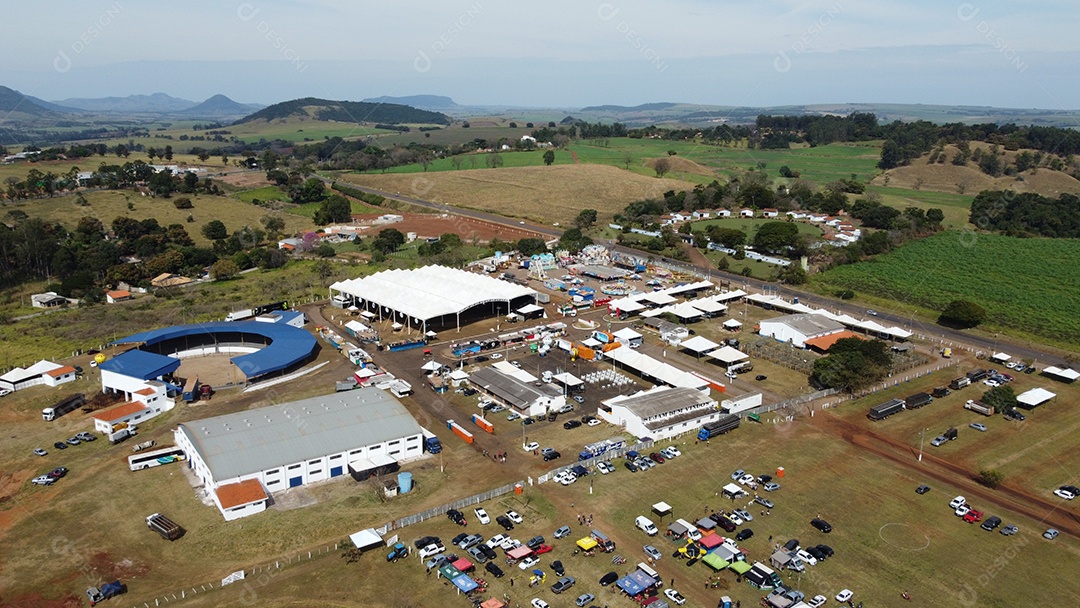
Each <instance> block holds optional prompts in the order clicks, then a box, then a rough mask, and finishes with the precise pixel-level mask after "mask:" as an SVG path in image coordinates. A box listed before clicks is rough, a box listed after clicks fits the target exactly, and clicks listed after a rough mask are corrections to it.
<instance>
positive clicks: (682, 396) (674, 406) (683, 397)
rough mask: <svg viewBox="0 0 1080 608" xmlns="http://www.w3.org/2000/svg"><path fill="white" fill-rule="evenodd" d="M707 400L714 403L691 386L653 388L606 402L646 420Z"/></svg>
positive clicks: (703, 402)
mask: <svg viewBox="0 0 1080 608" xmlns="http://www.w3.org/2000/svg"><path fill="white" fill-rule="evenodd" d="M709 402H713V403H715V401H713V400H712V399H711V398H709V397H707V396H705V395H702V394H701V391H698V390H695V389H692V388H672V389H668V390H660V389H655V388H654V389H651V390H649V391H646V392H644V393H641V394H638V395H631V396H629V397H625V398H615V399H612V400H610V401H608V402H607V403H608V405H619V406H622V407H625V408H626V409H628V410H630V411H631V412H633V413H634V414H635V415H636V416H638V417H639V418H641V419H642V420H646V419H648V418H652V417H653V416H659V415H661V414H667V413H670V412H676V411H679V410H682V409H686V408H692V407H695V406H698V405H702V404H705V403H709ZM698 415H700V414H698ZM695 417H696V416H695Z"/></svg>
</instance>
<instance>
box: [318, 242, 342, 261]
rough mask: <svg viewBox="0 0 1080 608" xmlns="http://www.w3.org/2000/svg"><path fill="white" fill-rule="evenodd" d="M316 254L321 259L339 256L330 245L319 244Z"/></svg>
mask: <svg viewBox="0 0 1080 608" xmlns="http://www.w3.org/2000/svg"><path fill="white" fill-rule="evenodd" d="M314 253H315V255H317V256H319V257H320V258H332V257H334V256H335V255H337V252H336V251H334V247H333V246H332V245H331V244H330V243H321V244H319V246H318V247H316V248H315V251H314Z"/></svg>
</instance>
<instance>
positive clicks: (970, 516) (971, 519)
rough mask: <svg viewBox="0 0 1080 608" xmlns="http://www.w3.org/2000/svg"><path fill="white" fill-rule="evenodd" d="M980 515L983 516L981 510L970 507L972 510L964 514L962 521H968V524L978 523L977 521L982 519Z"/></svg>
mask: <svg viewBox="0 0 1080 608" xmlns="http://www.w3.org/2000/svg"><path fill="white" fill-rule="evenodd" d="M982 517H983V512H982V511H978V510H976V509H972V510H970V511H968V512H967V514H965V515H964V521H966V522H968V523H969V524H974V523H978V522H980V521H982Z"/></svg>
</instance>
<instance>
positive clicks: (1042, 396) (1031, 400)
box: [1016, 388, 1057, 409]
mask: <svg viewBox="0 0 1080 608" xmlns="http://www.w3.org/2000/svg"><path fill="white" fill-rule="evenodd" d="M1054 397H1057V393H1051V392H1050V391H1048V390H1046V389H1045V388H1033V389H1031V390H1029V391H1025V392H1023V393H1020V394H1019V395H1017V396H1016V401H1017V402H1018V403H1020V404H1021V405H1023V406H1025V407H1027V408H1028V409H1031V408H1033V407H1038V406H1040V405H1042V404H1044V403H1046V402H1047V401H1050V400H1051V399H1053V398H1054Z"/></svg>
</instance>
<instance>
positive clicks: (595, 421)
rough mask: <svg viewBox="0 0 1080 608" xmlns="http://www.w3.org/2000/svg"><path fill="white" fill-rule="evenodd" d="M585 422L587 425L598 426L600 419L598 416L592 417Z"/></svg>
mask: <svg viewBox="0 0 1080 608" xmlns="http://www.w3.org/2000/svg"><path fill="white" fill-rule="evenodd" d="M586 424H588V425H589V426H600V420H599V419H598V418H593V419H592V420H590V421H589V422H587V423H586Z"/></svg>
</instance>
